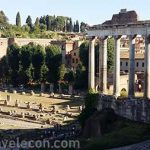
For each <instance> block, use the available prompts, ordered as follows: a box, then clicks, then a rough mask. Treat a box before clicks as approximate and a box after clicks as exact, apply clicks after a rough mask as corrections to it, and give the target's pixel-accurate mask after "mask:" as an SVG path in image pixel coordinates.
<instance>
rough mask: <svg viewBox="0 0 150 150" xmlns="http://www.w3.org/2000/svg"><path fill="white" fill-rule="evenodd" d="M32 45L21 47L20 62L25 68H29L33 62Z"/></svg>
mask: <svg viewBox="0 0 150 150" xmlns="http://www.w3.org/2000/svg"><path fill="white" fill-rule="evenodd" d="M32 54H33V53H32V47H31V45H30V44H29V45H25V46H22V48H21V56H20V64H21V66H22V68H23V70H26V69H28V68H29V67H30V66H31V64H32Z"/></svg>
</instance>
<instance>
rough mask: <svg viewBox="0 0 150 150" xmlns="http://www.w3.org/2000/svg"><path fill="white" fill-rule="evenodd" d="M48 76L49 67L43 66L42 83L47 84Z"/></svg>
mask: <svg viewBox="0 0 150 150" xmlns="http://www.w3.org/2000/svg"><path fill="white" fill-rule="evenodd" d="M47 76H48V67H47V66H46V65H45V64H43V65H42V67H41V79H40V80H41V82H46V81H47Z"/></svg>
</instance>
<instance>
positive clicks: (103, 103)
mask: <svg viewBox="0 0 150 150" xmlns="http://www.w3.org/2000/svg"><path fill="white" fill-rule="evenodd" d="M103 108H112V109H114V111H115V113H116V114H118V115H119V116H122V117H125V118H128V119H130V120H134V121H140V122H146V123H150V109H149V108H150V100H144V99H142V98H141V99H136V98H135V99H129V98H124V99H122V100H119V99H118V100H116V98H115V97H114V96H107V95H100V96H99V102H98V105H97V109H98V110H99V111H100V110H101V109H103Z"/></svg>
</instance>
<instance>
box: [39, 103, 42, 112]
mask: <svg viewBox="0 0 150 150" xmlns="http://www.w3.org/2000/svg"><path fill="white" fill-rule="evenodd" d="M39 110H40V111H43V105H42V104H41V103H40V105H39Z"/></svg>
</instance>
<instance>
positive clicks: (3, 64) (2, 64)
mask: <svg viewBox="0 0 150 150" xmlns="http://www.w3.org/2000/svg"><path fill="white" fill-rule="evenodd" d="M0 79H1V80H2V82H3V83H4V82H7V81H8V79H9V65H8V59H7V57H6V56H4V57H2V58H1V61H0Z"/></svg>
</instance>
